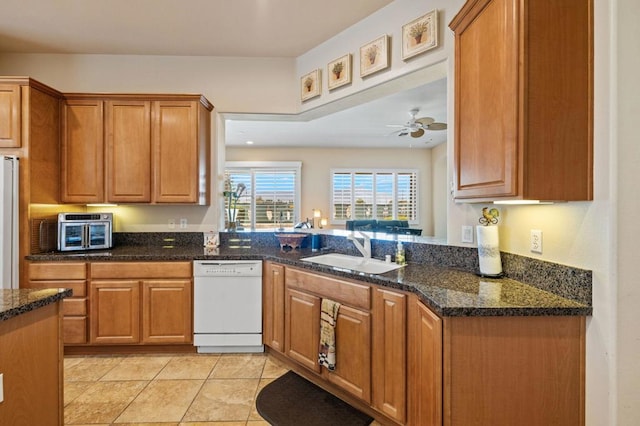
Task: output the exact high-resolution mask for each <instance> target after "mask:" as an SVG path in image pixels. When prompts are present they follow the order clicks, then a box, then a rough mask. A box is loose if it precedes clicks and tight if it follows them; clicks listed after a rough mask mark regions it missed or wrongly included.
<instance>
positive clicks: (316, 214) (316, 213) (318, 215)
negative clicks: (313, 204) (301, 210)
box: [311, 209, 322, 228]
mask: <svg viewBox="0 0 640 426" xmlns="http://www.w3.org/2000/svg"><path fill="white" fill-rule="evenodd" d="M321 217H322V212H321V211H320V210H318V209H313V223H312V226H311V227H312V228H315V227H316V220H317V221H318V223H320V218H321Z"/></svg>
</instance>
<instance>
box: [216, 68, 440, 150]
mask: <svg viewBox="0 0 640 426" xmlns="http://www.w3.org/2000/svg"><path fill="white" fill-rule="evenodd" d="M354 96H357V97H358V98H362V97H363V96H362V94H358V95H354ZM446 99H447V80H446V78H439V79H438V80H435V81H432V82H430V83H427V84H422V85H420V86H417V87H414V88H410V89H404V90H399V91H396V92H395V93H392V94H388V95H385V96H381V97H379V98H377V99H374V100H370V101H368V102H364V103H360V104H358V105H355V106H352V107H349V108H346V109H342V110H340V111H337V112H333V113H330V114H327V115H322V112H316V114H315V115H320V117H318V118H315V119H310V120H308V119H307V118H306V117H307V116H308V115H312V114H304V113H303V114H300V115H299V116H285V117H283V116H280V117H278V116H265V117H260V116H255V115H247V116H246V117H243V116H242V115H240V114H238V115H231V116H226V117H225V118H227V120H226V121H225V123H226V124H225V134H226V141H225V144H226V145H227V146H247V144H246V142H247V141H252V142H253V144H252V145H250V146H251V147H256V148H257V147H274V146H280V147H301V146H304V147H323V148H433V147H434V146H436V145H439V144H441V143H443V142H446V140H447V132H446V130H427V131H425V134H424V135H423V136H422V137H420V138H413V137H411V136H409V135H407V136H399V135H398V130H399V129H398V128H397V127H389V126H388V125H403V124H405V123H406V122H407V121H409V120H410V118H411V116H410V114H409V111H410V110H411V109H413V108H419V112H418V114H417V115H416V117H424V116H429V117H432V118H433V119H435V121H437V122H446V117H447V105H446Z"/></svg>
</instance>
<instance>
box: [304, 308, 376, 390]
mask: <svg viewBox="0 0 640 426" xmlns="http://www.w3.org/2000/svg"><path fill="white" fill-rule="evenodd" d="M336 348H337V349H336V369H335V370H334V371H329V370H327V369H326V368H323V369H322V375H323V376H324V377H325V378H326V379H327V380H329V382H331V383H333V384H335V385H337V386H339V387H341V388H342V389H344V390H346V391H347V392H349V393H350V394H352V395H354V396H356V397H358V398H360V399H361V400H363V401H366V402H367V403H369V402H371V314H370V313H369V312H366V311H362V310H360V309H354V308H351V307H349V306H346V305H342V306H340V310H339V311H338V320H337V322H336ZM317 352H318V350H317V349H316V356H317Z"/></svg>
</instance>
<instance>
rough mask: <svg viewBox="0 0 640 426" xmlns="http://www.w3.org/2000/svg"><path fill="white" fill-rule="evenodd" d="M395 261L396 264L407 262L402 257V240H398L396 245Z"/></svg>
mask: <svg viewBox="0 0 640 426" xmlns="http://www.w3.org/2000/svg"><path fill="white" fill-rule="evenodd" d="M396 263H397V264H398V265H404V264H405V263H407V261H406V259H405V257H404V247H402V242H400V241H398V246H397V247H396Z"/></svg>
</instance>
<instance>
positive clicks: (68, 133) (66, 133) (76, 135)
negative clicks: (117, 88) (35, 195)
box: [61, 100, 105, 203]
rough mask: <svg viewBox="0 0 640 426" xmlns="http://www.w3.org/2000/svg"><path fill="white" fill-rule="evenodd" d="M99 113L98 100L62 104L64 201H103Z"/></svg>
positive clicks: (102, 158)
mask: <svg viewBox="0 0 640 426" xmlns="http://www.w3.org/2000/svg"><path fill="white" fill-rule="evenodd" d="M102 114H103V103H102V101H101V100H67V101H66V102H65V104H64V106H63V108H62V159H61V170H62V172H61V181H62V194H61V198H62V201H63V202H66V203H102V202H104V199H105V198H104V130H103V129H104V126H103V115H102Z"/></svg>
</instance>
